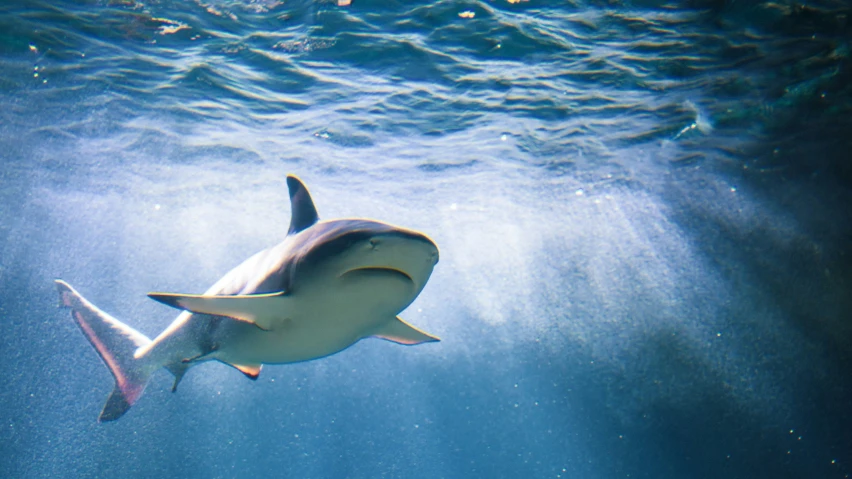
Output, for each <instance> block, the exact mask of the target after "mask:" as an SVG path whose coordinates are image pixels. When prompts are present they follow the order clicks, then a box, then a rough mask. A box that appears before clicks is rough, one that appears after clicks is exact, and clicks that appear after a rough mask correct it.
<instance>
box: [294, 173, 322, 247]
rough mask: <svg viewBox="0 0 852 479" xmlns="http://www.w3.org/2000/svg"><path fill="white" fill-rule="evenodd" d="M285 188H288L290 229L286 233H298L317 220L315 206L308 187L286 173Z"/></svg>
mask: <svg viewBox="0 0 852 479" xmlns="http://www.w3.org/2000/svg"><path fill="white" fill-rule="evenodd" d="M287 188H289V189H290V212H291V213H290V229H289V230H288V231H287V234H288V235H291V234H295V233H298V232H299V231H302V230H303V229H305V228H308V227H310V226H311V225H313V224H314V223H316V222H317V221H319V215H317V208H316V207H315V206H314V201H313V200H312V199H311V194H310V193H309V192H308V188H307V187H306V186H305V184H304V183H302V180H300V179H299V178H297V177H295V176H293V175H287Z"/></svg>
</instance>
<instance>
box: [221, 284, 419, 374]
mask: <svg viewBox="0 0 852 479" xmlns="http://www.w3.org/2000/svg"><path fill="white" fill-rule="evenodd" d="M416 293H417V291H416V289H415V287H414V284H413V283H412V281H411V279H410V278H408V277H406V276H405V275H403V274H400V273H398V272H394V271H387V270H357V271H353V272H350V273H347V274H346V275H343V276H341V277H334V278H330V279H329V278H324V279H323V280H322V281H320V280H317V281H312V282H311V284H307V285H305V287H304V288H303V289H302V290H300V291H299V292H298V293H296V294H294V297H293V298H292V300H288V303H287V306H288V307H287V308H282V310H281V311H280V312H279V320H278V321H276V322H275V326H274V327H273V328H271V329H270V330H268V331H264V330H262V329H260V328H258V327H256V326H254V325H252V324H247V323H245V322H237V321H232V322H230V324H229V325H228V326H227V329H226V330H223V331H222V333H223V334H222V338H221V340H220V347H219V350H218V351H217V352H216V354H215V355H214V356H213V357H215V358H216V359H220V360H222V361H225V362H229V363H235V364H284V363H295V362H301V361H309V360H312V359H318V358H322V357H325V356H328V355H331V354H334V353H337V352H340V351H342V350H344V349H346V348H348V347H349V346H351V345H353V344H355V343H356V342H358V341H359V340H360V339H362V338H365V337H368V336H370V335H371V334H373V332H374V331H375V330H377V329H378V328H380V327H381V326H382V325H383V324H385V323H387V322H389V321H394V320H395V318H396V315H397V314H398V313H399V312H400V311H402V310H403V309H405V308H406V307H407V306H408V305H409V304H410V303H411V302H412V301H413V300H414V297H415V296H416Z"/></svg>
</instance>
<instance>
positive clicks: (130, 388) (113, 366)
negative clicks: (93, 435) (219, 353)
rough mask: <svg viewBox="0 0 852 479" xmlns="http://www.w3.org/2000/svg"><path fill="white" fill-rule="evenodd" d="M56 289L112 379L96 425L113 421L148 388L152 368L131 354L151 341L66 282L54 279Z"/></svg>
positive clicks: (63, 304)
mask: <svg viewBox="0 0 852 479" xmlns="http://www.w3.org/2000/svg"><path fill="white" fill-rule="evenodd" d="M56 287H57V289H58V290H59V297H60V300H61V301H62V306H66V307H68V308H71V317H72V318H73V319H74V322H76V323H77V326H79V327H80V330H81V331H82V332H83V335H85V336H86V339H88V340H89V342H90V343H91V344H92V346H93V347H94V348H95V350H96V351H97V352H98V355H99V356H100V357H101V359H102V360H103V362H104V364H106V366H107V367H108V368H109V370H110V372H111V373H112V375H113V377H114V378H115V388H114V389H113V391H112V394H110V396H109V398H107V401H106V404H104V409H103V411H101V415H100V417H99V418H98V421H99V422H104V421H114V420H116V419H118V418H120V417H121V416H123V415H124V413H126V412H127V411H128V410H129V409H130V407H131V406H133V404H135V403H136V401H137V400H138V399H139V397H140V396H142V392H143V391H145V386H147V385H148V379H149V378H150V377H151V374H152V372H153V371H152V368H149V367H146V364H145V363H146V362H145V360H144V359H135V358H134V356H133V355H134V352H135V351H136V349H138V348H140V347H143V346H146V345H148V344H149V343H150V342H151V340H150V339H148V337H147V336H145V335H144V334H142V333H140V332H139V331H136V330H135V329H133V328H131V327H130V326H128V325H126V324H124V323H122V322H121V321H119V320H117V319H115V318H113V317H112V316H110V315H108V314H107V313H105V312H103V311H101V310H100V309H98V308H97V307H95V305H93V304H92V303H90V302H88V301H86V299H85V298H83V297H82V296H80V293H78V292H77V291H75V290H74V288H72V287H71V286H70V285H69V284H68V283H66V282H64V281H62V280H56ZM154 369H156V368H154Z"/></svg>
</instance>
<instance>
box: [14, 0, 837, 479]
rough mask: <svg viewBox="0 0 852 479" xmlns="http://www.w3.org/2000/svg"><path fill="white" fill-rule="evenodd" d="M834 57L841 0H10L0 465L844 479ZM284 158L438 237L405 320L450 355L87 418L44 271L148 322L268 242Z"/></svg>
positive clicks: (280, 224)
mask: <svg viewBox="0 0 852 479" xmlns="http://www.w3.org/2000/svg"><path fill="white" fill-rule="evenodd" d="M466 12H472V13H473V17H472V18H468V17H469V14H467V13H466ZM460 14H464V15H460ZM850 39H852V9H850V6H849V5H848V4H846V3H845V2H840V1H832V0H822V1H814V2H807V3H796V2H788V1H786V0H782V1H778V2H758V1H755V2H739V1H737V2H735V1H723V0H718V1H710V0H706V1H702V0H695V1H683V2H658V1H653V0H646V1H638V0H637V1H622V2H617V1H602V0H601V1H590V0H589V1H580V0H577V1H566V2H540V1H534V0H530V1H521V2H518V3H510V2H508V1H504V0H494V1H480V2H476V1H443V2H431V3H426V2H393V1H382V2H380V1H371V0H354V2H353V4H352V5H351V6H349V7H345V8H343V7H338V6H337V5H336V4H334V3H329V2H324V1H314V2H309V1H285V2H277V1H274V0H269V1H249V0H245V1H241V2H240V1H229V0H207V1H202V0H195V1H157V0H142V1H134V0H112V1H109V0H98V1H90V0H83V1H50V2H48V1H37V0H32V1H20V0H4V1H3V2H2V4H0V160H2V163H0V181H2V183H0V185H2V187H0V285H2V289H0V365H2V371H3V374H2V383H0V385H2V387H0V475H2V476H3V477H14V478H18V477H27V478H29V477H33V478H35V477H204V478H213V477H222V478H228V477H292V478H320V477H334V478H338V477H339V478H344V477H348V478H378V477H387V478H397V477H399V478H409V477H412V478H413V477H424V478H425V477H428V478H441V477H444V478H457V477H506V478H558V477H563V478H565V477H571V478H617V477H619V478H817V479H822V478H847V477H849V475H850V474H852V374H850V367H852V352H850V347H852V317H850V312H852V295H850V293H852V291H850V285H852V249H850V245H852V217H851V216H850V205H852V201H850V199H852V195H850V184H852V166H851V165H852V64H850V47H852V45H851V44H850ZM286 173H296V174H298V175H300V176H301V177H302V178H303V179H304V180H305V181H306V182H307V184H308V185H309V187H310V188H311V190H312V192H313V195H314V197H315V200H316V202H317V206H318V209H319V211H320V215H321V216H323V217H325V218H333V217H341V216H350V215H356V216H368V217H375V218H379V219H382V220H386V221H391V222H394V223H397V224H401V225H405V226H408V227H412V228H417V229H420V230H423V231H425V232H427V233H429V234H430V235H431V236H432V237H433V238H435V239H436V241H437V242H438V244H439V245H440V247H441V262H440V263H439V264H438V267H437V269H436V271H435V274H434V275H433V277H432V280H431V281H430V283H429V285H427V287H426V289H425V290H424V292H423V294H422V295H421V296H420V298H419V299H418V300H417V301H416V302H415V304H413V305H412V306H411V308H409V310H408V311H406V312H405V313H404V314H403V316H404V317H405V318H406V319H408V320H409V321H411V322H412V323H414V324H416V325H418V326H420V327H422V328H424V329H426V330H427V331H430V332H432V333H435V334H438V335H440V336H441V337H442V338H444V340H443V341H442V342H441V343H438V344H431V345H423V346H419V347H413V348H406V347H401V346H398V345H394V344H389V343H385V342H382V341H375V340H365V341H363V342H361V343H359V344H357V345H356V346H354V347H352V348H350V349H349V350H347V351H344V352H343V353H340V354H338V355H335V356H332V357H329V358H327V359H323V360H321V361H315V362H310V363H304V364H298V365H289V366H272V367H266V368H264V370H263V373H262V375H261V377H260V379H259V380H258V381H257V382H250V381H247V380H245V379H244V378H242V376H241V375H240V374H239V373H238V372H236V371H234V370H231V369H228V368H227V367H225V366H222V365H215V364H205V365H203V366H201V367H198V368H195V369H193V370H192V371H190V373H189V374H188V376H187V378H186V379H185V380H184V382H183V384H182V385H181V390H180V391H178V392H177V393H176V394H172V393H170V392H169V388H170V386H171V380H170V379H171V378H170V377H168V375H167V374H159V375H157V376H155V377H154V379H153V381H152V383H151V384H150V385H149V387H148V389H147V391H146V394H145V395H144V396H143V397H142V399H141V400H140V401H139V403H138V404H137V406H135V407H134V408H133V409H132V410H131V411H130V413H129V414H128V415H127V416H125V417H124V418H122V419H121V420H120V421H118V422H116V423H111V424H97V423H96V421H95V419H96V417H97V414H98V412H99V411H100V408H101V406H102V404H103V401H104V400H105V398H106V396H107V394H108V393H109V391H110V390H111V388H112V378H111V377H110V375H109V373H108V372H107V370H106V369H105V368H104V367H103V366H102V365H101V364H100V362H99V360H98V358H97V356H96V355H95V353H94V352H93V351H92V350H91V348H90V346H89V345H88V344H87V343H86V341H85V339H84V338H83V336H82V335H81V334H80V333H79V332H78V331H77V329H76V327H75V325H74V324H73V322H72V321H71V320H70V318H69V317H68V314H67V312H64V311H61V310H58V309H57V308H56V304H57V298H56V293H55V290H54V288H53V285H52V280H53V279H54V278H63V279H65V280H67V281H69V282H70V283H71V284H72V285H74V286H75V287H76V288H77V289H79V290H80V292H81V293H82V294H84V295H85V296H86V297H87V298H88V299H89V300H91V301H92V302H93V303H95V304H96V305H98V306H99V307H101V308H102V309H104V310H106V311H107V312H110V313H112V314H114V315H115V316H117V317H118V318H120V319H122V320H124V321H126V322H128V323H129V324H131V325H133V326H134V327H136V328H138V329H139V330H141V331H142V332H144V333H146V334H148V335H151V336H153V335H155V334H157V333H159V331H161V330H162V329H163V328H164V327H165V326H166V325H167V324H168V323H169V322H170V321H171V320H172V319H173V313H172V311H170V310H168V309H167V308H165V307H163V306H161V305H158V304H155V303H153V302H152V301H150V300H148V299H147V298H146V297H145V293H146V292H148V291H154V290H158V291H180V292H201V291H203V290H204V289H206V288H207V286H209V285H210V284H211V283H212V282H214V281H215V280H216V279H218V278H219V276H220V275H221V274H223V273H224V272H226V271H227V270H228V269H230V268H231V267H232V266H234V265H235V264H237V263H239V262H240V261H241V260H242V259H243V258H245V257H247V256H248V255H250V254H252V253H254V252H255V251H257V250H259V249H262V248H264V247H266V246H268V245H271V244H274V243H276V242H277V241H279V240H280V239H281V237H283V235H284V234H285V232H286V228H287V223H288V220H289V211H288V207H287V195H286V188H285V185H284V182H283V180H284V176H285V174H286Z"/></svg>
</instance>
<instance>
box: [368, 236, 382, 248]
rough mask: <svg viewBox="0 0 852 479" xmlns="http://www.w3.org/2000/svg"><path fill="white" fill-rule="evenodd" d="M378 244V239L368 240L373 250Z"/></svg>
mask: <svg viewBox="0 0 852 479" xmlns="http://www.w3.org/2000/svg"><path fill="white" fill-rule="evenodd" d="M379 243H380V241H379V239H378V238H370V246H372V247H373V248H375V247H376V246H378V245H379Z"/></svg>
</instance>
